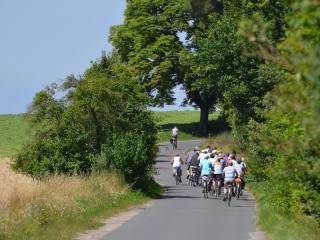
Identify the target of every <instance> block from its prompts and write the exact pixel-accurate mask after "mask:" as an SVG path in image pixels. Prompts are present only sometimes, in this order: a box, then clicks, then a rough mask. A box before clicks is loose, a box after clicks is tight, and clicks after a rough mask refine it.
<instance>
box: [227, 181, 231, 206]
mask: <svg viewBox="0 0 320 240" xmlns="http://www.w3.org/2000/svg"><path fill="white" fill-rule="evenodd" d="M231 197H232V186H230V185H229V186H228V206H229V207H230V202H231Z"/></svg>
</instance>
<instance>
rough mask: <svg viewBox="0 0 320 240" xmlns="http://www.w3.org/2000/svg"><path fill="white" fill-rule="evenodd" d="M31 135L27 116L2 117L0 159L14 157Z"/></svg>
mask: <svg viewBox="0 0 320 240" xmlns="http://www.w3.org/2000/svg"><path fill="white" fill-rule="evenodd" d="M30 135H31V133H30V132H29V131H28V122H27V120H26V118H25V115H23V114H2V115H0V157H12V156H13V155H14V154H16V153H17V151H18V150H19V149H20V148H21V146H22V145H23V144H24V143H25V142H26V141H28V139H29V137H30Z"/></svg>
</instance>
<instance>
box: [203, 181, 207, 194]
mask: <svg viewBox="0 0 320 240" xmlns="http://www.w3.org/2000/svg"><path fill="white" fill-rule="evenodd" d="M206 194H207V182H206V181H203V197H204V198H206V196H207V195H206Z"/></svg>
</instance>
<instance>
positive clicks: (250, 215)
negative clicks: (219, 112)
mask: <svg viewBox="0 0 320 240" xmlns="http://www.w3.org/2000/svg"><path fill="white" fill-rule="evenodd" d="M200 144H201V142H200V141H183V142H178V148H177V149H175V150H173V149H172V146H171V144H170V143H169V142H168V143H162V144H161V145H160V154H159V157H158V159H157V164H156V168H157V170H158V171H159V174H158V175H156V180H157V181H158V182H159V183H160V184H161V185H163V186H164V188H165V189H166V194H165V196H164V197H163V198H162V199H159V200H155V201H154V202H153V203H150V204H149V205H148V206H147V207H140V208H136V209H135V210H133V211H131V217H130V216H129V217H120V218H115V219H114V220H113V222H107V223H106V226H108V224H109V230H107V231H105V232H103V234H101V232H100V236H99V237H98V238H94V237H92V236H91V237H88V238H86V239H104V240H129V239H130V240H171V239H177V240H179V239H183V240H189V239H190V240H202V239H203V240H208V239H211V240H214V239H219V240H233V239H234V240H258V239H259V240H260V239H263V235H262V233H261V232H260V231H259V230H258V229H257V228H256V226H255V202H254V199H253V198H252V197H251V196H250V194H249V193H248V192H247V191H246V190H244V194H243V196H240V199H239V200H237V199H236V198H232V200H231V206H230V207H228V205H227V202H223V201H222V198H223V197H222V196H220V197H219V198H216V197H215V196H209V198H208V199H204V197H203V194H202V189H201V187H199V186H196V187H193V186H189V183H188V180H187V179H186V165H183V166H182V171H183V176H182V183H181V184H180V185H176V183H175V179H174V178H173V176H172V166H171V165H170V163H169V160H170V159H171V158H172V157H173V155H174V153H176V152H179V153H180V156H181V157H182V158H183V160H184V158H185V155H186V153H187V152H188V151H189V150H191V149H193V148H194V147H195V146H197V145H200ZM127 215H128V214H127ZM129 215H130V213H129ZM123 219H125V220H123ZM110 226H115V227H113V228H111V229H110ZM83 239H85V238H83Z"/></svg>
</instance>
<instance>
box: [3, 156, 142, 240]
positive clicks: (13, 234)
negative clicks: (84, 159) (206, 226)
mask: <svg viewBox="0 0 320 240" xmlns="http://www.w3.org/2000/svg"><path fill="white" fill-rule="evenodd" d="M127 197H128V199H130V202H129V203H128V200H127V199H126V198H127ZM146 199H147V198H146V197H144V196H143V194H141V193H140V192H132V191H131V189H130V187H129V186H128V185H126V184H124V182H123V181H121V178H120V177H119V176H118V175H116V174H114V173H109V174H107V175H96V176H90V177H86V176H81V177H65V176H53V177H50V178H48V179H47V180H46V181H41V182H40V181H36V180H33V179H31V178H29V177H27V176H24V175H21V174H17V173H14V172H12V171H11V169H10V168H9V159H2V160H1V161H0V219H1V222H0V239H71V238H73V237H74V235H75V233H76V232H79V231H82V230H84V229H88V228H89V227H93V226H97V224H99V219H97V217H96V216H100V217H101V214H102V213H103V214H104V215H106V213H108V211H107V210H109V214H110V213H111V212H113V211H114V210H115V209H118V208H120V206H121V208H124V209H125V208H126V207H129V206H131V205H133V204H137V203H141V202H144V201H146ZM110 210H111V212H110ZM81 222H82V224H81ZM53 229H54V231H53Z"/></svg>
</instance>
